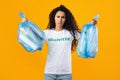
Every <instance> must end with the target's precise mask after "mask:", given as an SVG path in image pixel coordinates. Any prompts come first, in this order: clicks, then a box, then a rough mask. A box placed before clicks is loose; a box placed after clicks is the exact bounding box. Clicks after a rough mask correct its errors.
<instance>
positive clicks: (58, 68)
mask: <svg viewBox="0 0 120 80" xmlns="http://www.w3.org/2000/svg"><path fill="white" fill-rule="evenodd" d="M44 33H45V40H46V41H47V43H48V56H47V62H46V66H45V73H50V74H70V73H72V70H71V67H72V65H71V46H72V40H73V36H72V35H71V33H70V32H69V31H68V30H65V29H63V30H61V31H55V30H54V29H47V30H44ZM79 35H80V33H78V32H77V35H76V38H77V39H78V38H79V37H80V36H79Z"/></svg>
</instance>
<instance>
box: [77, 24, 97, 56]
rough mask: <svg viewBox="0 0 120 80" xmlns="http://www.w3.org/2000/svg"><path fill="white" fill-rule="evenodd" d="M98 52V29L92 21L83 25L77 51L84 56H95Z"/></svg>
mask: <svg viewBox="0 0 120 80" xmlns="http://www.w3.org/2000/svg"><path fill="white" fill-rule="evenodd" d="M97 52H98V29H97V27H96V26H95V25H93V24H92V23H87V24H85V25H84V26H83V28H82V32H81V34H80V39H79V41H78V45H77V53H78V55H79V56H80V57H82V58H94V57H95V56H96V53H97Z"/></svg>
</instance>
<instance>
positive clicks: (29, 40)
mask: <svg viewBox="0 0 120 80" xmlns="http://www.w3.org/2000/svg"><path fill="white" fill-rule="evenodd" d="M19 16H20V17H21V18H25V16H24V14H23V13H20V15H19ZM18 26H19V28H18V41H19V42H20V44H21V45H22V46H23V47H24V48H25V50H27V51H28V52H34V51H36V50H41V49H42V46H43V43H44V35H45V34H44V32H43V31H42V30H40V29H39V28H38V27H37V25H35V24H34V23H33V22H31V21H29V20H26V21H24V22H20V23H19V25H18Z"/></svg>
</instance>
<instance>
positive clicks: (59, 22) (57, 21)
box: [55, 11, 66, 28]
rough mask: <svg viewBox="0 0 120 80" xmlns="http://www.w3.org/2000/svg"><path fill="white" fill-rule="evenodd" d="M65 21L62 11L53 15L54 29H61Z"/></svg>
mask: <svg viewBox="0 0 120 80" xmlns="http://www.w3.org/2000/svg"><path fill="white" fill-rule="evenodd" d="M65 20H66V16H65V13H64V12H63V11H58V12H57V13H56V15H55V28H56V27H57V28H62V27H63V25H64V23H65Z"/></svg>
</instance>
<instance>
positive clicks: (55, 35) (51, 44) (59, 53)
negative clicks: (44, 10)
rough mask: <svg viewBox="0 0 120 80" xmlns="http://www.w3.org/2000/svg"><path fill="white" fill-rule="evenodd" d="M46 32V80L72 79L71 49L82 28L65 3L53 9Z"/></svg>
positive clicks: (75, 43) (74, 45)
mask: <svg viewBox="0 0 120 80" xmlns="http://www.w3.org/2000/svg"><path fill="white" fill-rule="evenodd" d="M25 20H26V19H25V18H24V19H23V20H22V21H25ZM93 23H94V24H96V21H94V20H93ZM44 33H45V40H46V41H47V43H48V56H47V61H46V66H45V72H44V80H72V69H71V67H72V65H71V51H73V50H75V49H76V46H77V40H78V39H79V38H80V29H79V28H78V26H77V24H76V21H75V19H74V16H73V15H72V13H71V12H70V11H69V9H67V8H66V7H65V6H63V5H60V6H59V7H57V8H55V9H53V10H52V11H51V13H50V14H49V23H48V26H47V29H46V30H44Z"/></svg>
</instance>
